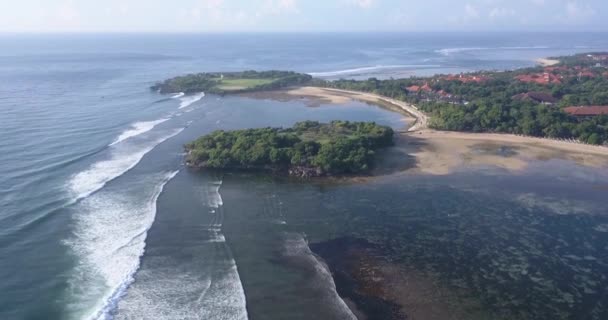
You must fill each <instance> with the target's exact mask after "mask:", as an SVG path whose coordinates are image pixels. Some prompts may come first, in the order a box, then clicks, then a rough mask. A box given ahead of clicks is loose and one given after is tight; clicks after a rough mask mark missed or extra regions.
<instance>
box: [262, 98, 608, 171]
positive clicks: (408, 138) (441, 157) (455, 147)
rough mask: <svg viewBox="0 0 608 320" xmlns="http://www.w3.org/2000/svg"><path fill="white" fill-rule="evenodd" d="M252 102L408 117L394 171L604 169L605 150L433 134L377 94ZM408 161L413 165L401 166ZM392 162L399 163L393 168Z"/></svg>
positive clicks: (415, 112) (406, 108) (413, 110)
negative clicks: (557, 163) (570, 165)
mask: <svg viewBox="0 0 608 320" xmlns="http://www.w3.org/2000/svg"><path fill="white" fill-rule="evenodd" d="M257 97H258V98H265V99H273V98H277V97H279V98H282V99H289V98H291V99H307V100H309V101H313V102H312V103H313V105H315V106H318V105H321V103H331V104H343V103H346V102H348V101H351V100H359V101H363V102H368V103H372V104H379V105H380V106H383V107H387V108H389V109H392V110H394V111H399V112H400V113H402V114H408V115H409V116H411V117H412V120H413V124H412V125H410V126H409V128H407V130H405V131H404V132H396V136H397V139H396V144H395V147H393V148H394V149H395V152H393V154H392V155H389V156H388V157H389V158H392V159H389V160H387V162H388V163H392V165H394V166H395V167H399V170H396V171H397V172H419V173H424V174H432V175H445V174H449V173H451V172H453V171H455V170H458V169H461V168H463V167H464V168H466V167H480V166H486V167H487V166H493V167H498V168H502V169H506V170H509V171H515V172H519V171H522V170H524V169H525V168H527V167H528V165H529V164H530V163H531V162H533V161H546V160H550V159H561V160H567V161H572V162H575V163H577V164H579V165H583V166H588V167H595V168H599V167H608V148H606V147H603V146H594V145H587V144H582V143H576V142H569V141H560V140H553V139H548V138H539V137H528V136H519V135H514V134H502V133H473V132H457V131H436V130H432V129H429V128H428V121H429V117H428V116H427V115H426V114H424V113H423V112H422V111H420V110H419V109H418V108H417V107H416V106H414V105H412V104H409V103H406V102H402V101H397V100H394V99H391V98H387V97H383V96H380V95H376V94H372V93H365V92H356V91H349V90H340V89H333V88H321V87H298V88H290V89H285V90H280V91H273V92H267V93H265V94H264V95H259V96H257ZM408 157H413V158H414V160H415V164H414V165H411V164H410V165H405V164H403V162H405V161H407V159H406V158H408ZM397 162H402V163H401V164H398V163H397Z"/></svg>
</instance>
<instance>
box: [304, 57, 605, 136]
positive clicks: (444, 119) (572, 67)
mask: <svg viewBox="0 0 608 320" xmlns="http://www.w3.org/2000/svg"><path fill="white" fill-rule="evenodd" d="M596 55H597V54H596ZM607 57H608V56H607ZM558 59H560V60H562V61H564V62H563V63H561V64H560V65H557V66H553V67H546V68H541V67H535V68H525V69H519V70H515V71H506V72H480V73H475V74H465V75H464V76H466V77H483V78H484V80H483V81H479V82H476V81H461V80H458V79H454V78H455V77H448V76H445V75H438V76H434V77H430V78H409V79H390V80H378V79H375V78H371V79H368V80H365V81H355V80H336V81H322V80H317V79H315V80H314V82H313V84H314V85H317V86H323V87H331V88H338V89H346V90H356V91H364V92H372V93H375V94H379V95H383V96H387V97H391V98H394V99H398V100H403V101H407V102H410V103H414V104H416V105H418V106H419V107H420V109H422V110H423V111H425V112H427V113H429V115H430V116H431V122H430V126H431V127H432V128H435V129H439V130H454V131H469V132H497V133H513V134H523V135H530V136H539V137H550V138H566V139H578V140H580V141H583V142H586V143H591V144H605V143H608V116H597V117H593V118H590V119H577V118H575V117H573V116H570V115H568V114H567V113H565V112H563V108H564V107H568V106H579V105H608V69H607V68H606V66H608V61H600V62H598V61H597V59H598V58H597V57H595V58H591V57H590V55H588V54H584V55H577V56H572V57H560V58H558ZM545 73H548V74H551V75H552V76H554V77H555V79H558V80H556V81H554V83H546V84H543V83H535V82H524V81H520V80H519V79H517V77H518V76H525V75H545ZM425 84H426V85H428V88H429V89H426V90H420V91H418V92H411V90H410V91H409V92H408V90H406V88H408V87H411V86H414V85H417V86H423V85H425ZM528 92H542V93H545V94H549V95H551V96H552V97H554V98H556V99H557V100H559V102H557V103H556V104H554V105H548V104H545V103H541V102H539V101H534V100H526V99H517V98H515V96H516V95H518V94H522V93H528Z"/></svg>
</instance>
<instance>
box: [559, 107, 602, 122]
mask: <svg viewBox="0 0 608 320" xmlns="http://www.w3.org/2000/svg"><path fill="white" fill-rule="evenodd" d="M564 112H566V113H567V114H569V115H571V116H575V117H577V118H581V119H587V118H592V117H597V116H601V115H608V106H580V107H567V108H564Z"/></svg>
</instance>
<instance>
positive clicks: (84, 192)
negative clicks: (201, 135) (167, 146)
mask: <svg viewBox="0 0 608 320" xmlns="http://www.w3.org/2000/svg"><path fill="white" fill-rule="evenodd" d="M183 130H184V129H183V128H181V129H176V130H174V131H173V132H172V133H170V134H169V135H166V136H164V137H160V138H158V139H156V140H153V141H150V142H147V143H143V144H141V145H137V146H129V148H121V147H118V146H113V147H112V148H111V149H110V158H109V159H107V160H103V161H99V162H96V163H94V164H93V165H91V167H89V168H88V169H86V170H84V171H81V172H79V173H77V174H76V175H74V176H72V178H71V179H70V180H69V181H68V189H69V191H70V192H71V193H72V195H73V196H74V197H75V199H82V198H86V197H87V196H89V195H91V194H92V193H94V192H95V191H97V190H99V189H101V188H102V187H103V186H104V185H105V184H106V183H108V182H109V181H111V180H114V179H116V178H117V177H120V176H121V175H123V174H125V173H126V172H127V171H129V170H131V169H132V168H133V167H135V165H137V164H138V163H139V161H141V159H142V158H143V157H144V155H146V154H147V153H148V152H150V151H151V150H152V149H154V148H155V147H156V146H157V145H159V144H161V143H162V142H164V141H165V140H167V139H169V138H171V137H174V136H175V135H177V134H179V133H180V132H182V131H183Z"/></svg>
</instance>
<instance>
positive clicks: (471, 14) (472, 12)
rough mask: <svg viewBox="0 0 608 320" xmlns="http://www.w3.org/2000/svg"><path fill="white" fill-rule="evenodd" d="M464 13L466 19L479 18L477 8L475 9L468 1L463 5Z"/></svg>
mask: <svg viewBox="0 0 608 320" xmlns="http://www.w3.org/2000/svg"><path fill="white" fill-rule="evenodd" d="M464 13H465V16H464V17H465V19H467V20H470V19H477V18H479V10H477V8H476V7H475V6H473V5H472V4H470V3H467V4H466V5H465V6H464Z"/></svg>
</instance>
